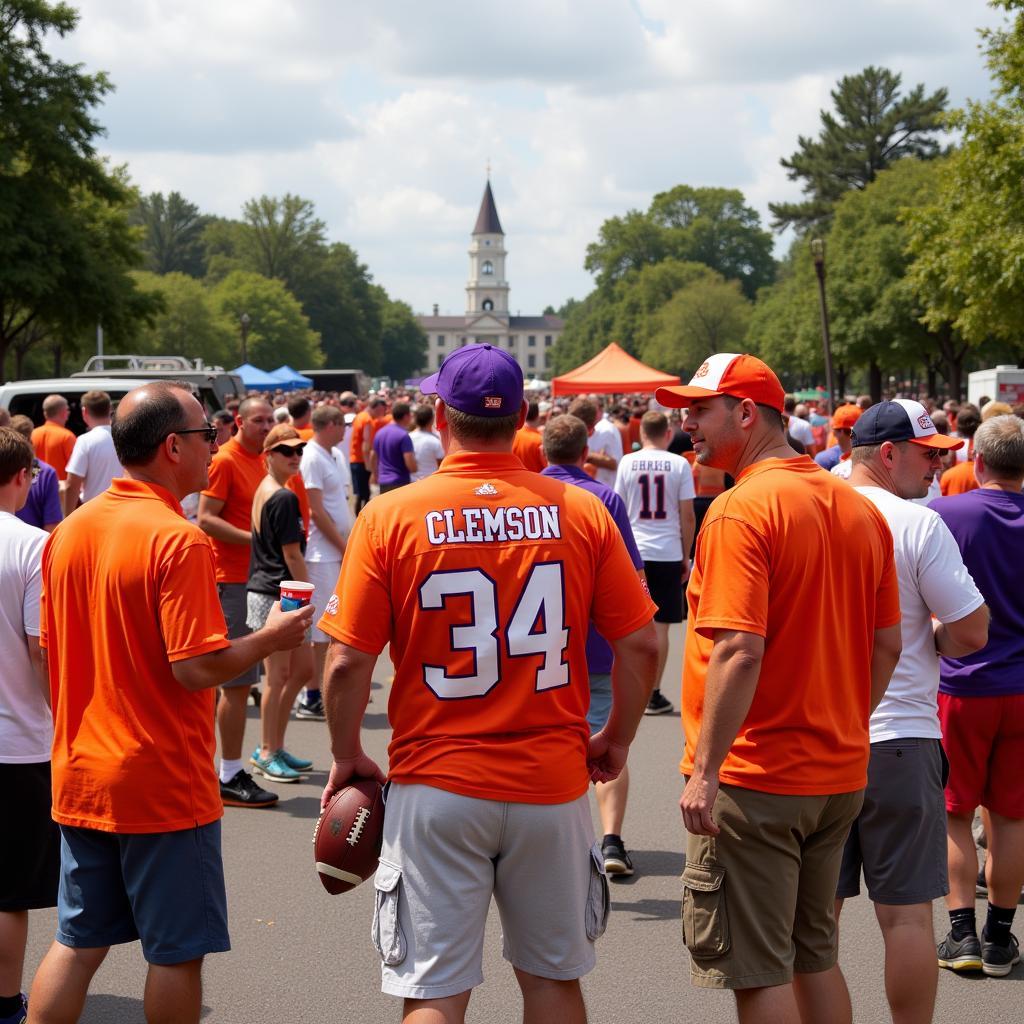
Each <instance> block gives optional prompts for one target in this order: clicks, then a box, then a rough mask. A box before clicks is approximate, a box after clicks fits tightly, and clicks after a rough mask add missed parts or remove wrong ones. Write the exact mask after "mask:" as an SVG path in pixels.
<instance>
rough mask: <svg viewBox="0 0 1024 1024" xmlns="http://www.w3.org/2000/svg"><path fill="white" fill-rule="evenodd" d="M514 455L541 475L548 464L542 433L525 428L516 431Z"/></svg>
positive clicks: (513, 444)
mask: <svg viewBox="0 0 1024 1024" xmlns="http://www.w3.org/2000/svg"><path fill="white" fill-rule="evenodd" d="M512 454H513V455H515V456H516V458H517V459H519V461H520V462H521V463H522V464H523V465H524V466H525V467H526V468H527V469H529V470H531V471H532V472H534V473H539V472H540V471H541V470H542V469H543V468H544V467H545V466H546V465H547V464H548V460H547V459H546V458H545V456H544V439H543V437H542V436H541V432H540V431H539V430H534V429H533V427H523V428H522V429H521V430H517V431H516V436H515V438H514V439H513V441H512Z"/></svg>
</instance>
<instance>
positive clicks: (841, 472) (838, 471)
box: [829, 459, 902, 500]
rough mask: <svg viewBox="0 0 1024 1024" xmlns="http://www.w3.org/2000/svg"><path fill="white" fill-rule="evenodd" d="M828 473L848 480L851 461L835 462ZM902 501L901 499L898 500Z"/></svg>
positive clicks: (851, 468)
mask: <svg viewBox="0 0 1024 1024" xmlns="http://www.w3.org/2000/svg"><path fill="white" fill-rule="evenodd" d="M829 472H830V473H832V474H834V475H835V476H837V477H839V479H840V480H849V479H850V474H851V473H852V472H853V460H852V459H843V461H842V462H837V463H836V464H835V465H834V466H833V467H832V468H831V469H830V470H829ZM900 500H902V499H900Z"/></svg>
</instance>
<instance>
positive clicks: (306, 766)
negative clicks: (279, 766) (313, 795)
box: [277, 748, 313, 772]
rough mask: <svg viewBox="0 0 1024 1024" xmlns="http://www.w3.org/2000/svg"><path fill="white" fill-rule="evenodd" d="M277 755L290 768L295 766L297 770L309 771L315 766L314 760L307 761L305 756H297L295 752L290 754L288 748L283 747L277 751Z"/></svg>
mask: <svg viewBox="0 0 1024 1024" xmlns="http://www.w3.org/2000/svg"><path fill="white" fill-rule="evenodd" d="M277 756H278V757H279V758H281V760H282V761H284V763H285V764H286V765H288V767H289V768H294V769H295V770H296V771H297V772H308V771H309V770H310V769H311V768H312V767H313V762H312V761H307V760H306V759H305V758H304V757H296V756H295V755H294V754H289V753H288V751H287V750H284V749H283V748H282V749H281V750H279V751H278V752H277Z"/></svg>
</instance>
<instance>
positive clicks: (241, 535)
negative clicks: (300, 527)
mask: <svg viewBox="0 0 1024 1024" xmlns="http://www.w3.org/2000/svg"><path fill="white" fill-rule="evenodd" d="M224 504H225V502H224V501H223V500H222V499H220V498H211V497H210V496H209V495H206V494H200V495H199V514H198V516H197V517H196V522H197V523H198V524H199V528H200V529H201V530H202V531H203V533H207V534H209V535H210V536H211V537H213V538H214V540H219V541H223V542H224V543H225V544H244V545H245V546H246V547H248V546H249V545H250V544H251V543H252V533H251V532H250V531H248V530H240V529H239V528H238V527H237V526H232V525H231V524H230V523H229V522H228V521H227V520H226V519H222V518H221V515H220V514H221V512H222V511H223V509H224ZM227 678H228V679H231V678H232V677H231V676H228V677H227Z"/></svg>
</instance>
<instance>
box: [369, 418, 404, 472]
mask: <svg viewBox="0 0 1024 1024" xmlns="http://www.w3.org/2000/svg"><path fill="white" fill-rule="evenodd" d="M373 450H374V451H375V452H376V453H377V483H379V484H407V483H408V482H409V480H410V479H411V477H410V475H409V469H408V467H407V466H406V464H405V459H404V458H402V453H403V452H411V451H412V450H413V448H412V438H411V437H410V436H409V431H408V430H406V429H405V427H400V426H399V425H398V424H397V423H389V424H388V425H387V426H386V427H381V429H380V430H378V431H377V436H376V437H375V438H374V439H373Z"/></svg>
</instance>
